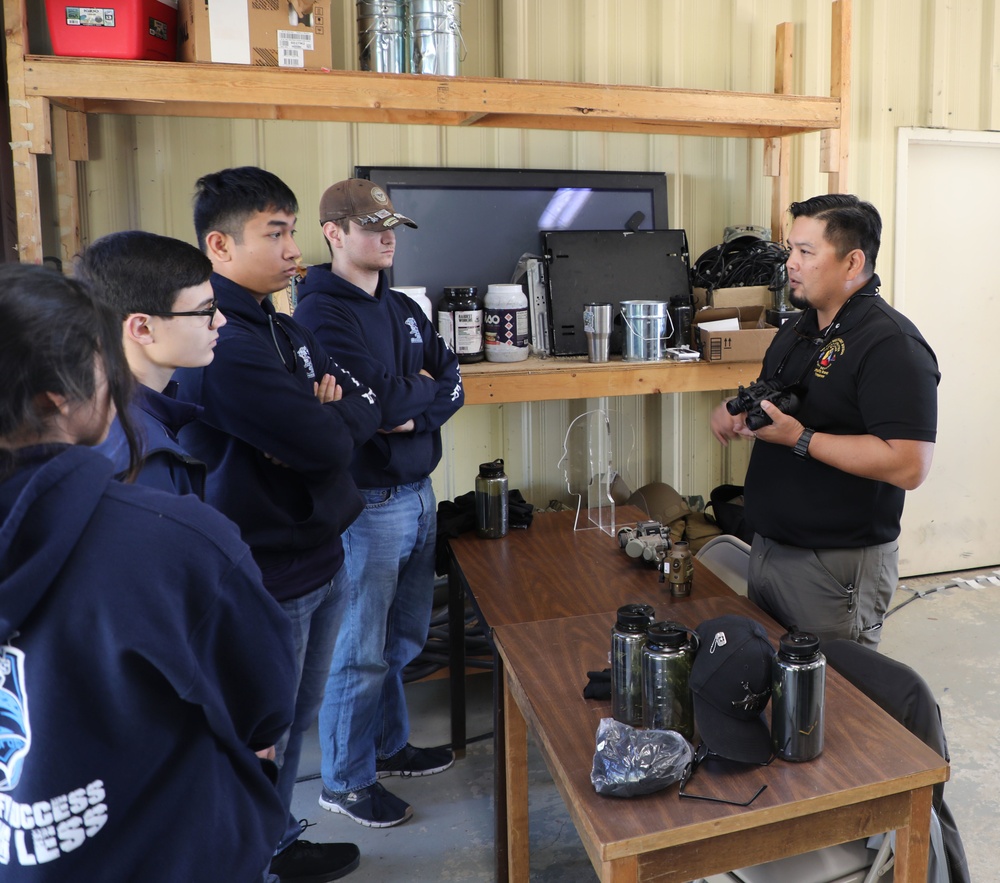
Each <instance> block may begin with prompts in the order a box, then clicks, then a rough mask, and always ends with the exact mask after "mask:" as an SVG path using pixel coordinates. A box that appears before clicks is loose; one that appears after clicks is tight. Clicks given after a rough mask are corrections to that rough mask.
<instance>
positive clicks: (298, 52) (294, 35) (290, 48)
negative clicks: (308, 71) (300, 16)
mask: <svg viewBox="0 0 1000 883" xmlns="http://www.w3.org/2000/svg"><path fill="white" fill-rule="evenodd" d="M314 48H315V43H314V42H313V35H312V34H311V33H302V32H300V31H278V67H305V66H306V55H305V54H306V52H312V50H313V49H314Z"/></svg>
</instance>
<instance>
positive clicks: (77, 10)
mask: <svg viewBox="0 0 1000 883" xmlns="http://www.w3.org/2000/svg"><path fill="white" fill-rule="evenodd" d="M96 3H97V4H99V5H94V6H79V5H77V4H75V3H74V4H71V3H67V2H65V0H45V10H46V12H47V13H48V17H49V35H50V37H51V38H52V51H53V52H55V54H56V55H76V56H87V57H90V58H146V59H151V60H156V61H174V60H175V59H176V57H177V0H96Z"/></svg>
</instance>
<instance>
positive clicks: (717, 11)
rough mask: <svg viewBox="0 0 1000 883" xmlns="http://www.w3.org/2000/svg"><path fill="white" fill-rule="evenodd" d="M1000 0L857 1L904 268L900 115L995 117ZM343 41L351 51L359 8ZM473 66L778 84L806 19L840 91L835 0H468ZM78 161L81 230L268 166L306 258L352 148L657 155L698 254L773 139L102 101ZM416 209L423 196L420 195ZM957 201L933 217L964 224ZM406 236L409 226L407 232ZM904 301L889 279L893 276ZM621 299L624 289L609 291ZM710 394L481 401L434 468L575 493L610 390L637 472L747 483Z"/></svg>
mask: <svg viewBox="0 0 1000 883" xmlns="http://www.w3.org/2000/svg"><path fill="white" fill-rule="evenodd" d="M998 5H1000V0H854V22H853V32H854V44H853V68H852V78H853V84H852V85H853V88H852V108H853V113H852V121H851V128H852V138H851V166H850V173H849V177H848V185H849V188H850V189H851V190H853V191H854V192H856V193H858V194H860V195H861V196H863V197H865V198H867V199H870V200H872V201H873V202H874V203H875V204H876V205H877V206H879V207H880V209H881V210H882V212H883V215H884V218H885V221H886V237H885V242H884V244H883V249H882V256H881V258H880V262H879V271H880V273H881V274H882V277H883V279H884V280H885V281H887V282H888V281H889V280H891V278H892V265H893V255H892V229H893V206H894V190H895V188H894V179H895V171H894V170H895V132H896V129H897V127H899V126H943V127H948V128H964V129H993V128H998V127H1000V94H998V59H997V52H998V50H997V46H998V41H997V35H998V31H1000V21H998V9H997V7H998ZM338 12H339V14H340V19H341V21H342V23H343V26H342V29H341V31H340V35H339V37H337V38H335V58H336V59H338V60H341V61H342V62H343V64H344V65H345V66H349V67H352V66H354V63H355V59H356V57H357V49H356V45H355V44H356V38H355V36H354V34H355V27H354V21H353V17H354V8H353V3H351V2H350V0H339V2H335V3H334V4H333V15H332V16H331V18H333V20H337V13H338ZM462 15H463V33H464V38H465V42H466V46H467V57H466V58H465V61H464V64H463V73H465V74H468V75H472V76H494V75H497V76H504V77H509V78H531V79H552V80H581V81H589V82H597V83H621V84H635V85H650V86H663V87H669V86H676V87H686V88H707V89H726V90H734V91H747V92H767V91H771V89H772V88H773V78H774V72H773V66H774V34H775V28H776V26H777V25H778V24H779V23H781V22H786V21H788V22H792V23H793V24H794V33H795V46H796V52H795V88H794V91H796V92H799V93H803V94H818V95H824V94H828V93H829V80H830V60H829V59H830V39H831V37H830V0H544V2H542V0H479V2H476V0H467V2H465V3H464V5H463V7H462ZM91 126H92V128H91V137H92V144H91V153H92V159H91V161H90V162H89V163H88V164H87V165H86V167H85V168H84V169H83V171H82V173H81V174H82V176H83V186H82V187H81V192H82V193H84V194H85V205H84V211H83V233H84V236H85V237H91V238H92V237H96V236H99V235H101V234H103V233H106V232H109V231H112V230H118V229H124V228H128V227H143V228H145V229H148V230H153V231H156V232H160V233H165V234H169V235H173V236H177V237H180V238H184V239H188V240H193V232H192V227H191V218H190V196H191V192H192V186H193V183H194V181H195V179H196V178H197V177H198V176H200V175H202V174H204V173H206V172H209V171H214V170H216V169H219V168H223V167H225V166H229V165H239V164H248V163H252V164H258V165H261V166H264V167H266V168H269V169H271V170H272V171H274V172H275V173H277V174H278V175H280V176H281V177H282V178H283V179H285V180H286V181H287V182H288V183H289V185H290V186H291V187H292V188H293V189H294V190H295V192H296V194H297V195H298V197H299V201H300V204H301V212H300V225H299V226H300V232H299V243H300V245H301V246H302V249H303V252H304V255H305V258H306V260H307V261H310V262H318V261H321V260H324V259H325V255H326V250H325V247H324V245H323V242H322V237H321V234H320V231H319V227H318V224H315V223H313V215H314V213H315V211H316V205H317V202H318V199H319V195H320V193H321V192H322V190H323V189H324V188H325V187H326V186H327V185H328V184H329V183H332V182H333V181H335V180H339V179H340V178H343V177H347V176H348V175H350V174H351V173H352V170H353V167H354V166H355V165H356V164H386V165H428V166H466V167H479V166H481V167H501V168H503V167H517V168H587V169H612V170H620V169H633V170H641V171H645V170H661V171H664V172H666V174H667V176H668V187H669V192H670V195H669V201H670V205H669V209H670V216H671V224H672V225H673V226H679V227H683V228H685V229H686V230H687V233H688V237H689V240H690V244H691V251H692V255H693V257H696V256H697V255H699V254H701V252H702V251H704V250H705V249H707V248H709V247H711V246H712V245H715V244H717V243H718V242H719V241H721V237H722V231H723V228H724V227H725V226H726V225H728V224H733V223H749V224H763V225H768V224H769V223H770V196H771V185H770V180H769V179H767V178H765V177H764V176H763V174H762V168H763V145H762V144H761V143H760V142H751V141H744V140H737V139H710V138H695V137H676V136H646V135H613V134H603V133H590V132H580V133H568V132H544V131H516V130H505V129H497V130H488V129H471V130H470V129H459V128H443V129H438V128H434V127H421V126H385V125H354V124H340V123H293V122H256V121H241V120H237V121H229V120H203V119H167V118H154V117H148V118H134V119H131V118H121V117H104V118H100V119H95V120H93V121H92V124H91ZM819 141H820V139H819V135H808V136H803V137H800V138H797V139H795V140H794V146H793V151H794V152H793V169H794V175H793V180H792V190H791V192H792V197H793V198H804V197H807V196H810V195H812V194H814V193H817V192H825V191H826V190H827V186H828V185H827V177H826V175H824V174H821V173H820V172H819ZM412 213H413V215H414V217H417V218H419V207H417V206H414V207H412ZM961 220H962V219H960V218H955V219H952V218H948V219H928V223H961ZM403 235H405V232H404V234H403ZM887 295H888V297H889V298H890V300H891V298H892V292H891V291H888V292H887ZM609 299H613V298H609ZM718 400H719V396H718V395H715V394H690V395H686V396H677V395H675V396H669V395H668V396H646V397H635V398H633V397H629V398H619V399H614V400H609V401H607V402H603V403H601V402H594V401H586V402H551V403H541V404H531V405H528V404H524V405H498V406H492V405H480V406H474V407H468V408H466V409H465V410H464V411H463V412H462V413H460V414H459V415H458V416H457V417H456V418H455V419H453V420H452V422H451V424H450V425H449V426H448V427H447V429H446V455H445V460H444V462H443V463H442V465H441V467H440V468H439V469H438V471H437V473H435V487H436V490H437V493H438V496H439V498H450V497H454V496H456V495H458V494H461V493H464V492H465V491H467V490H469V489H471V487H472V481H473V478H474V476H475V474H476V472H477V464H478V463H480V462H481V461H483V460H485V459H493V458H494V457H503V458H504V459H505V460H506V461H507V467H508V468H507V471H508V474H509V475H510V477H511V483H512V487H519V488H521V489H522V492H523V493H524V494H525V496H526V498H527V499H529V500H530V501H532V502H534V503H535V504H536V505H542V506H544V505H545V504H546V503H547V502H548V500H550V499H552V498H562V497H565V493H564V488H563V487H562V476H561V472H560V471H559V470H558V469H557V466H556V464H557V462H558V460H559V457H560V455H561V452H562V441H563V435H564V433H565V429H566V426H567V424H568V422H569V420H571V419H572V417H574V416H575V415H576V414H578V413H581V412H582V411H583V410H584V409H586V408H588V407H593V406H595V405H598V404H603V405H604V406H606V407H609V408H611V409H613V410H614V411H615V413H616V414H617V415H618V423H619V425H620V426H622V427H623V430H622V431H621V432H620V433H619V438H618V440H617V449H618V451H619V452H622V453H620V455H619V456H618V458H617V459H618V463H619V466H620V468H621V469H622V471H623V473H624V475H625V477H626V480H627V481H628V482H629V483H630V484H631V485H632V486H633V487H637V486H639V485H640V484H643V483H645V482H647V481H651V480H663V481H666V482H668V483H670V484H673V485H674V486H675V487H677V488H678V489H679V490H680V491H681V492H682V493H700V494H704V495H706V496H707V494H708V491H709V490H710V489H711V488H712V487H714V486H715V485H716V484H719V483H720V482H721V481H723V480H737V481H738V480H740V477H741V476H742V472H743V469H744V467H745V461H746V453H747V452H746V449H745V447H744V446H742V445H734V446H733V447H732V448H731V449H730V450H729V451H723V450H722V449H721V448H720V447H719V446H718V445H717V444H716V443H715V442H714V440H713V439H712V437H711V435H710V433H709V432H708V430H707V418H708V414H709V412H710V410H711V408H712V407H713V405H714V404H715V403H716V402H717V401H718Z"/></svg>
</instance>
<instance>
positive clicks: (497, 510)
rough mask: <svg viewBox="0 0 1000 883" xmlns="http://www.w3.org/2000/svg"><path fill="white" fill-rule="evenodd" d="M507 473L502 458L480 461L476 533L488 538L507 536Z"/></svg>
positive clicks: (477, 477)
mask: <svg viewBox="0 0 1000 883" xmlns="http://www.w3.org/2000/svg"><path fill="white" fill-rule="evenodd" d="M508 510H509V501H508V496H507V474H506V473H505V472H504V471H503V460H499V459H497V460H494V461H493V462H492V463H480V464H479V475H477V476H476V534H477V535H478V536H481V537H484V538H486V539H489V540H496V539H500V537H505V536H507V528H508V525H509V518H510V516H509V511H508Z"/></svg>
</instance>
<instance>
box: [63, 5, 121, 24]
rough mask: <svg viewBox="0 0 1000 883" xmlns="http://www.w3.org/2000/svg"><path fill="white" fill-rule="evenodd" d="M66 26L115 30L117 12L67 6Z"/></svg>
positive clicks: (95, 7) (99, 8) (93, 7)
mask: <svg viewBox="0 0 1000 883" xmlns="http://www.w3.org/2000/svg"><path fill="white" fill-rule="evenodd" d="M66 24H68V25H73V26H82V27H90V28H113V27H114V26H115V11H114V10H113V9H103V8H101V7H97V6H67V7H66Z"/></svg>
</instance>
